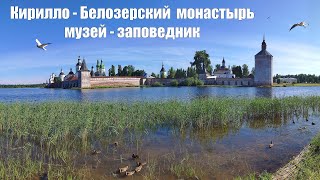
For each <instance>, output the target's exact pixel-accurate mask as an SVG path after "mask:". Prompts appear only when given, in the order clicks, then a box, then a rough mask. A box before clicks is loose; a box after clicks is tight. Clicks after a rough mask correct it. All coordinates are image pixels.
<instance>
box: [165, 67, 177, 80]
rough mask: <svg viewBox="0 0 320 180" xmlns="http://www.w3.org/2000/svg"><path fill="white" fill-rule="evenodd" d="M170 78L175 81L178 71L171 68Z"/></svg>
mask: <svg viewBox="0 0 320 180" xmlns="http://www.w3.org/2000/svg"><path fill="white" fill-rule="evenodd" d="M168 73H169V74H168V77H167V78H169V79H173V78H174V77H175V75H176V71H175V70H174V69H173V67H171V68H170V69H169V71H168Z"/></svg>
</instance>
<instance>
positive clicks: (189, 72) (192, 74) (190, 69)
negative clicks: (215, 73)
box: [187, 67, 198, 78]
mask: <svg viewBox="0 0 320 180" xmlns="http://www.w3.org/2000/svg"><path fill="white" fill-rule="evenodd" d="M187 77H193V78H198V74H197V71H196V68H194V67H188V69H187Z"/></svg>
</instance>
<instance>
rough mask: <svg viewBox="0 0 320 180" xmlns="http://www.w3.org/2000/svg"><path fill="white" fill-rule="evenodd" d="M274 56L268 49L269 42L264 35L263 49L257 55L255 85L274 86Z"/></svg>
mask: <svg viewBox="0 0 320 180" xmlns="http://www.w3.org/2000/svg"><path fill="white" fill-rule="evenodd" d="M272 64H273V56H272V55H271V54H270V53H269V52H268V51H267V43H266V41H265V38H264V37H263V41H262V45H261V51H260V52H259V53H258V54H256V55H255V75H254V84H255V86H272V83H273V77H272Z"/></svg>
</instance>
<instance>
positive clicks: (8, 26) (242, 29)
mask: <svg viewBox="0 0 320 180" xmlns="http://www.w3.org/2000/svg"><path fill="white" fill-rule="evenodd" d="M84 5H86V6H88V7H96V8H98V7H101V8H109V7H111V8H117V7H118V8H125V7H127V8H130V7H136V8H141V7H145V8H161V7H163V6H164V5H169V7H170V8H171V11H172V17H171V19H170V20H135V21H129V20H80V18H79V17H78V16H77V17H76V16H72V17H71V18H70V19H68V20H33V21H27V20H11V19H10V6H19V7H24V8H28V7H29V8H36V7H39V8H46V7H48V8H50V7H51V8H54V7H60V8H64V7H65V8H69V9H70V10H71V11H77V12H79V9H80V6H84ZM319 5H320V1H317V0H295V1H292V0H281V1H279V0H255V1H252V0H210V1H205V0H203V1H201V0H200V1H199V0H174V1H173V0H153V1H146V0H135V1H130V0H105V1H103V0H68V1H65V0H45V1H43V0H1V1H0V22H1V33H0V39H1V43H0V63H1V71H0V84H16V83H18V84H26V83H39V82H45V81H46V80H47V79H48V78H49V75H50V74H51V73H52V72H54V73H56V74H57V73H59V71H60V68H63V70H64V71H65V72H68V71H69V69H70V67H72V68H73V69H74V66H75V63H76V61H77V57H78V56H79V55H80V56H81V57H85V59H86V62H87V64H88V66H90V67H91V66H92V65H95V63H96V60H97V59H103V61H104V62H105V64H106V68H107V69H108V68H109V67H110V66H111V65H112V64H114V65H118V64H121V65H122V66H124V65H128V64H132V65H134V66H135V67H136V69H144V70H146V71H147V73H151V72H156V73H158V72H159V70H160V68H161V63H162V62H164V64H165V67H166V69H169V67H171V66H173V67H175V68H186V67H188V66H189V62H190V61H192V58H193V55H194V52H195V51H196V50H207V52H208V53H209V54H210V59H211V62H212V64H213V65H215V64H218V63H221V60H222V58H223V57H225V59H226V63H227V65H242V64H248V65H249V68H250V69H251V68H252V67H253V66H254V55H255V54H256V53H257V52H259V51H260V48H261V47H260V46H261V41H262V37H263V34H265V35H266V41H267V45H268V51H269V52H270V53H271V54H272V55H273V56H274V74H277V73H278V74H298V73H308V74H316V75H320V71H319V70H320V68H319V67H320V46H319V45H320V36H319V34H320V31H319V29H320V13H319V10H318V7H319ZM190 7H192V8H217V7H218V8H219V7H220V8H231V9H232V8H251V9H252V11H254V12H255V18H254V19H253V20H243V21H238V20H176V19H175V9H176V8H190ZM269 16H271V18H270V19H269V20H267V17H269ZM300 21H307V22H308V23H309V24H310V26H309V27H308V28H306V29H305V28H296V29H294V30H293V31H291V32H289V31H288V30H289V28H290V27H291V25H292V24H294V23H297V22H300ZM100 24H105V25H106V27H107V28H108V29H109V30H114V31H116V29H117V27H122V26H124V27H126V26H147V27H149V26H155V27H159V26H164V27H167V26H187V27H189V26H190V27H192V26H200V28H201V37H200V38H198V39H176V40H163V39H119V38H117V37H116V36H115V35H113V36H108V38H106V39H90V38H88V39H80V40H75V39H65V38H64V27H66V26H99V25H100ZM36 38H38V39H39V40H41V41H42V42H51V43H53V44H52V45H51V46H49V47H48V48H47V49H48V51H42V50H40V49H38V48H36V44H35V39H36Z"/></svg>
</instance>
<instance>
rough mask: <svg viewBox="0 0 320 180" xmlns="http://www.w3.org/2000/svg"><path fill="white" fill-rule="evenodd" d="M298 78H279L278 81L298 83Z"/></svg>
mask: <svg viewBox="0 0 320 180" xmlns="http://www.w3.org/2000/svg"><path fill="white" fill-rule="evenodd" d="M297 82H298V80H297V78H278V79H277V83H291V84H292V83H297Z"/></svg>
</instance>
